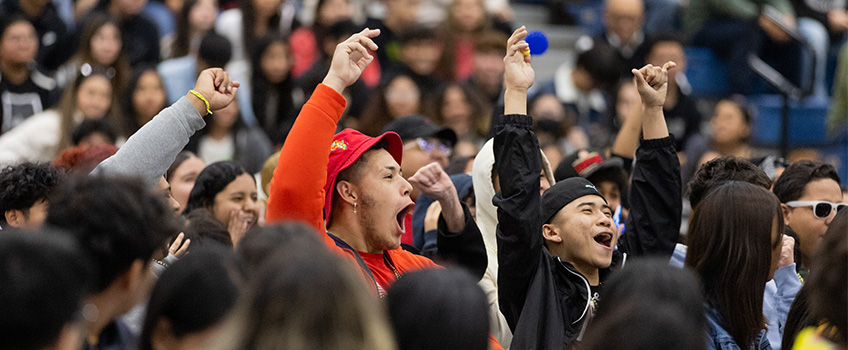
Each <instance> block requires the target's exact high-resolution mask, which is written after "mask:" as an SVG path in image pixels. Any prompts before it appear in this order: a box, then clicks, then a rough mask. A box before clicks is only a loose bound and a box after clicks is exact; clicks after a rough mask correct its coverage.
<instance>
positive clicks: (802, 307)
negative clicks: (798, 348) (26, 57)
mask: <svg viewBox="0 0 848 350" xmlns="http://www.w3.org/2000/svg"><path fill="white" fill-rule="evenodd" d="M817 324H818V319H817V317H816V316H814V315H813V310H812V307H811V305H810V288H809V287H807V286H806V285H805V286H803V287H801V290H799V291H798V294H796V295H795V300H793V301H792V307H790V308H789V313H788V314H787V315H786V322H785V323H784V326H783V339H782V341H781V342H780V344H781V346H780V348H781V349H792V345H794V344H795V338H796V337H797V336H798V333H801V331H802V330H803V329H804V328H807V327H811V326H816V325H817Z"/></svg>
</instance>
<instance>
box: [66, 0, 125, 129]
mask: <svg viewBox="0 0 848 350" xmlns="http://www.w3.org/2000/svg"><path fill="white" fill-rule="evenodd" d="M107 24H111V25H113V26H115V28H118V32H119V33H120V31H121V26H120V25H118V20H117V19H115V18H114V17H112V16H109V15H106V14H101V13H95V14H93V15H92V16H91V19H89V20H88V22H87V23H86V25H85V29H83V32H82V36H81V37H80V44H79V49H77V52H76V54H74V57H73V58H71V60H70V61H71V62H75V63H77V64H79V65H82V64H85V63H88V64H91V65H92V66H95V62H94V56H93V55H92V54H91V39H92V38H94V35H95V34H97V31H98V30H100V28H103V27H104V26H106V25H107ZM125 44H126V43H124V42H123V38H121V46H122V47H123V45H125ZM122 49H123V48H122ZM123 52H124V51H123V50H121V53H120V54H118V58H117V59H115V62H112V65H111V66H109V67H94V68H95V69H104V70H105V69H108V68H112V69H114V70H115V76H114V77H112V79H113V83H112V88H113V90H112V95H115V96H118V92H119V91H118V90H117V89H120V88H121V87H123V86H124V83H126V79H127V78H128V74H129V72H130V64H129V61H128V60H127V57H126V55H124V53H123ZM118 126H119V125H115V127H118Z"/></svg>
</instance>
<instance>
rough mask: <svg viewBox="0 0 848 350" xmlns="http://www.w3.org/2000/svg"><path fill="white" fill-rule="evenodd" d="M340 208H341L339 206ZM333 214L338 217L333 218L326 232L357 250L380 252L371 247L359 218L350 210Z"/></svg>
mask: <svg viewBox="0 0 848 350" xmlns="http://www.w3.org/2000/svg"><path fill="white" fill-rule="evenodd" d="M339 209H341V208H339ZM339 209H336V210H337V211H336V212H335V213H333V214H335V215H338V217H336V218H334V219H333V222H332V223H331V224H330V227H328V228H327V232H329V233H332V234H333V235H334V236H336V237H338V238H339V239H341V240H343V241H345V243H347V244H348V245H349V246H350V247H351V248H353V249H354V250H356V251H357V252H364V253H371V254H382V253H383V250H382V249H377V248H372V247H370V246H369V245H368V242H367V241H366V240H365V234H366V233H365V230H364V228H363V227H362V225H361V224H360V223H359V218H358V217H357V216H356V214H353V212H352V211H350V210H344V209H343V210H339Z"/></svg>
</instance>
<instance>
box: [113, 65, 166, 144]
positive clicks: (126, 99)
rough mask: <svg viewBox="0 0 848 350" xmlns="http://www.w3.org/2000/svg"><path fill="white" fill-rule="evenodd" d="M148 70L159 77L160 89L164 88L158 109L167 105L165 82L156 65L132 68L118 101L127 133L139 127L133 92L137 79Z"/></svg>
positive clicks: (131, 132)
mask: <svg viewBox="0 0 848 350" xmlns="http://www.w3.org/2000/svg"><path fill="white" fill-rule="evenodd" d="M148 72H153V73H155V74H156V77H157V78H159V82H160V83H162V89H164V90H165V91H164V92H165V99H164V100H163V101H162V108H160V110H162V109H165V107H168V92H167V90H168V87H167V86H165V82H164V81H163V80H162V76H161V75H159V71H157V70H156V67H153V66H148V65H142V66H139V67H137V68H136V69H135V70H133V74H132V76H131V77H130V80H129V81H127V85H126V86H125V87H124V89H123V90H122V91H123V94H121V99H120V101H119V102H120V104H121V113H122V114H123V115H124V122H125V123H126V130H127V132H128V134H129V135H131V134H133V133H135V132H136V131H138V129H140V128H141V125H140V124H139V123H138V114H136V111H135V107H134V106H133V94H134V93H135V89H137V88H138V81H139V80H141V77H142V76H143V75H144V74H146V73H148Z"/></svg>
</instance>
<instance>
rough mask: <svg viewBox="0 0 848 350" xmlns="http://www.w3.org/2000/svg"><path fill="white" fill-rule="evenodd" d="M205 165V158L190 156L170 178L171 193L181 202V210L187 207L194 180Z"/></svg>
mask: <svg viewBox="0 0 848 350" xmlns="http://www.w3.org/2000/svg"><path fill="white" fill-rule="evenodd" d="M205 167H206V164H205V163H203V159H200V158H198V157H189V158H188V159H186V160H185V161H183V162H182V163H181V164H180V166H178V167H177V168H176V169H174V173H173V174H172V175H171V179H170V182H171V195H172V196H173V197H174V199H175V200H176V201H177V203H179V204H180V212H182V211H183V209H185V206H186V203H188V195H189V194H190V193H191V189H192V188H194V181H195V180H197V175H198V174H200V172H201V171H203V168H205Z"/></svg>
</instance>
